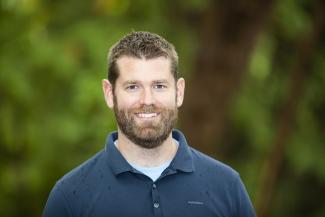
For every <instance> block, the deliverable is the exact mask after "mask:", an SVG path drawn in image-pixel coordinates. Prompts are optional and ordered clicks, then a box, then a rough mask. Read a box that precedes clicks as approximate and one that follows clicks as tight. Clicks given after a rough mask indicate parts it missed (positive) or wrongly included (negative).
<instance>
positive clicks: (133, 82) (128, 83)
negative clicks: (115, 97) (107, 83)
mask: <svg viewBox="0 0 325 217" xmlns="http://www.w3.org/2000/svg"><path fill="white" fill-rule="evenodd" d="M139 83H141V81H139V80H129V81H125V82H124V83H123V85H130V84H139ZM152 83H155V84H157V83H159V84H161V83H169V82H168V80H166V79H161V80H154V81H153V82H152Z"/></svg>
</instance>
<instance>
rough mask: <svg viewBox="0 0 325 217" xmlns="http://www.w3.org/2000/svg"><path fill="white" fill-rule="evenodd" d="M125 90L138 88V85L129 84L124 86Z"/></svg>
mask: <svg viewBox="0 0 325 217" xmlns="http://www.w3.org/2000/svg"><path fill="white" fill-rule="evenodd" d="M125 89H126V90H127V91H135V90H137V89H139V87H138V85H135V84H132V85H129V86H127V87H126V88H125Z"/></svg>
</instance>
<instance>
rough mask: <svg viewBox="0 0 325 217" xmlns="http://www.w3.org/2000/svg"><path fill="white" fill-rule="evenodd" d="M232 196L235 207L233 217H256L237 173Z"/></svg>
mask: <svg viewBox="0 0 325 217" xmlns="http://www.w3.org/2000/svg"><path fill="white" fill-rule="evenodd" d="M233 196H234V208H235V212H234V217H256V214H255V210H254V207H253V205H252V202H251V200H250V198H249V196H248V193H247V191H246V188H245V186H244V184H243V182H242V180H241V179H240V177H239V175H238V178H237V179H236V180H235V182H234V195H233Z"/></svg>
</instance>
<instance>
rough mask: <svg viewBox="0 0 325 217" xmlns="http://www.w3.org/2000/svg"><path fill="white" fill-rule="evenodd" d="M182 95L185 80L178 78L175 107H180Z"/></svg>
mask: <svg viewBox="0 0 325 217" xmlns="http://www.w3.org/2000/svg"><path fill="white" fill-rule="evenodd" d="M184 93H185V80H184V78H179V79H178V80H177V83H176V94H177V101H176V105H177V107H178V108H179V107H181V105H182V104H183V100H184Z"/></svg>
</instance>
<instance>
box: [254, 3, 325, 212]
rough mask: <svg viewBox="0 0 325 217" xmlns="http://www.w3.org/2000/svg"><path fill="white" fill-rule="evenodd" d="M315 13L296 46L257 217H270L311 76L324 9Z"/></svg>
mask: <svg viewBox="0 0 325 217" xmlns="http://www.w3.org/2000/svg"><path fill="white" fill-rule="evenodd" d="M315 9H316V11H315V20H314V23H313V24H314V25H313V29H312V31H311V32H310V33H309V34H307V35H305V37H304V38H303V40H302V41H301V43H300V44H298V48H297V54H296V55H297V57H296V61H295V64H294V67H293V69H292V72H291V79H290V82H291V84H290V89H289V92H288V95H287V97H286V101H285V103H284V104H283V107H282V112H281V113H280V115H279V119H278V127H277V133H276V135H275V137H274V144H273V145H272V149H271V151H270V154H269V156H268V157H267V158H266V160H265V163H264V167H263V170H262V173H261V184H260V189H259V192H258V195H257V200H256V211H257V216H259V217H266V216H268V215H269V210H270V204H271V200H272V197H273V195H274V193H275V191H276V182H277V180H278V176H279V172H280V169H281V165H282V162H283V159H284V154H285V151H286V148H287V145H288V144H289V139H290V135H291V129H292V125H293V122H294V119H295V117H296V110H297V106H298V104H299V99H300V98H301V96H302V95H303V91H304V82H305V81H306V80H307V79H306V78H307V76H310V74H309V72H310V71H311V62H312V57H313V51H314V48H315V45H316V44H317V41H318V39H319V38H320V33H321V30H322V28H323V25H324V17H323V16H322V14H323V11H324V9H325V7H324V4H323V5H320V4H319V5H317V7H315Z"/></svg>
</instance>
